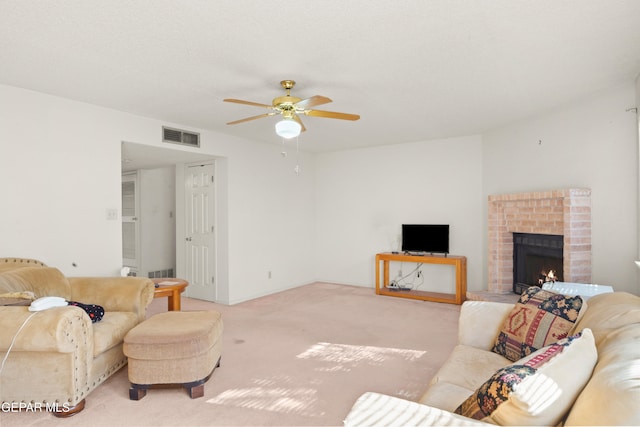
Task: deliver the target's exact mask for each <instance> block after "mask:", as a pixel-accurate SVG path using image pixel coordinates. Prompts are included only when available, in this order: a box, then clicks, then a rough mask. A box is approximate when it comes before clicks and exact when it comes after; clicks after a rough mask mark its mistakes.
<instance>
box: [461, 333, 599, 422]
mask: <svg viewBox="0 0 640 427" xmlns="http://www.w3.org/2000/svg"><path fill="white" fill-rule="evenodd" d="M597 359H598V355H597V350H596V346H595V340H594V338H593V333H592V332H591V330H590V329H584V330H583V331H582V332H581V333H579V334H577V335H574V336H571V337H568V338H565V339H563V340H560V341H558V342H557V343H554V344H551V345H549V346H547V347H544V348H542V349H540V350H538V351H536V352H534V353H533V354H531V355H530V356H528V357H525V358H523V359H521V360H518V361H517V362H516V363H513V364H511V365H509V366H505V367H504V368H500V369H499V370H498V371H497V372H496V373H495V374H494V375H493V376H492V377H491V378H489V380H488V381H486V382H485V383H484V384H483V385H481V386H480V388H478V390H476V392H475V393H474V394H472V395H471V396H470V397H469V398H468V399H467V400H465V401H464V402H463V403H462V404H461V405H460V406H459V407H458V408H457V409H456V410H455V413H456V414H459V415H463V416H466V417H469V418H474V419H478V420H482V421H485V422H490V423H494V424H498V425H558V423H559V422H560V421H561V420H562V418H563V417H564V415H565V414H566V413H567V412H568V411H569V409H571V406H572V405H573V402H574V401H575V399H576V398H577V397H578V395H579V394H580V392H581V391H582V388H583V387H584V386H585V385H586V384H587V382H588V381H589V378H591V373H592V371H593V368H594V366H595V364H596V361H597Z"/></svg>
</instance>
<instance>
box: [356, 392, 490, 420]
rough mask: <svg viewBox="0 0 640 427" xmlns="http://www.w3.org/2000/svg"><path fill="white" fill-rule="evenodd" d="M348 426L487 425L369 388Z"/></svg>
mask: <svg viewBox="0 0 640 427" xmlns="http://www.w3.org/2000/svg"><path fill="white" fill-rule="evenodd" d="M344 425H345V426H445V425H446V426H479V425H482V426H487V425H492V424H487V423H483V422H482V421H478V420H474V419H472V418H467V417H463V416H461V415H457V414H454V413H451V412H448V411H443V410H442V409H438V408H434V407H432V406H428V405H423V404H420V403H417V402H411V401H409V400H404V399H400V398H397V397H392V396H387V395H384V394H379V393H373V392H368V393H365V394H363V395H362V396H360V397H359V398H358V400H357V401H356V403H355V404H354V405H353V407H352V408H351V411H350V412H349V414H348V415H347V417H346V418H345V420H344Z"/></svg>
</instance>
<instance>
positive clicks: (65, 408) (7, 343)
mask: <svg viewBox="0 0 640 427" xmlns="http://www.w3.org/2000/svg"><path fill="white" fill-rule="evenodd" d="M153 294H154V285H153V282H152V281H151V280H149V279H143V278H136V277H109V278H106V277H102V278H99V277H84V278H81V277H69V278H67V277H65V276H64V275H63V274H62V273H61V272H60V271H59V270H58V269H56V268H50V267H47V266H46V265H44V264H43V263H41V262H39V261H36V260H30V259H12V258H0V300H2V303H3V305H2V306H0V357H1V358H3V366H2V372H1V373H0V384H1V386H0V397H1V398H2V407H3V408H9V407H11V406H13V407H15V408H18V407H19V406H18V405H27V406H29V407H31V408H33V409H36V410H37V409H38V408H41V409H40V410H51V411H53V412H54V413H55V414H56V415H58V416H68V415H72V414H74V413H77V412H79V411H81V410H82V409H83V408H84V403H85V398H86V397H87V395H88V394H89V393H90V392H91V391H92V390H94V389H95V388H96V387H97V386H98V385H100V384H101V383H102V382H104V381H105V380H106V379H107V378H109V377H110V376H111V375H112V374H114V373H115V372H117V371H118V370H119V369H120V368H121V367H123V366H124V365H125V364H126V361H127V359H126V357H125V356H124V354H123V351H122V346H123V339H124V336H125V334H126V333H127V332H128V331H129V330H130V329H132V328H133V327H134V326H136V325H137V324H139V323H140V322H142V321H143V320H144V319H145V316H146V308H147V306H148V305H149V304H150V303H151V301H152V299H153ZM42 296H59V297H63V298H65V299H66V300H70V301H77V302H80V303H83V304H97V305H100V306H102V307H103V308H104V311H105V314H104V317H103V318H102V320H100V321H98V322H96V323H92V322H91V320H90V318H89V316H88V315H87V313H86V312H85V311H84V310H83V309H82V308H79V307H75V306H65V307H57V308H51V309H48V310H45V311H38V312H30V311H29V310H28V308H29V307H28V305H29V303H30V301H29V299H30V298H31V297H35V298H38V297H42ZM8 350H10V351H9V354H8V356H6V355H7V351H8ZM5 357H6V360H5ZM22 409H23V410H24V407H23V408H22Z"/></svg>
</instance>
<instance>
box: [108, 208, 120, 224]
mask: <svg viewBox="0 0 640 427" xmlns="http://www.w3.org/2000/svg"><path fill="white" fill-rule="evenodd" d="M107 220H108V221H117V220H118V209H107Z"/></svg>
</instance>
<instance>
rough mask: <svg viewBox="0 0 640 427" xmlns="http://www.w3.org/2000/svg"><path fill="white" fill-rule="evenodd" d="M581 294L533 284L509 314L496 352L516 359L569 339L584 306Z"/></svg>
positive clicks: (499, 336)
mask: <svg viewBox="0 0 640 427" xmlns="http://www.w3.org/2000/svg"><path fill="white" fill-rule="evenodd" d="M582 304H583V301H582V298H581V297H580V296H578V295H576V296H569V295H561V294H557V293H555V292H550V291H545V290H543V289H541V288H538V287H535V286H532V287H530V288H528V289H527V290H526V291H524V292H523V293H522V295H521V296H520V299H519V300H518V302H517V303H516V305H515V306H514V307H513V310H511V313H510V314H509V316H507V318H506V320H505V322H504V324H503V325H502V330H501V331H500V334H499V335H498V338H497V339H496V342H495V344H494V346H493V349H492V351H493V352H494V353H498V354H500V355H502V356H504V357H506V358H507V359H509V360H511V361H512V362H515V361H516V360H519V359H521V358H523V357H525V356H527V355H529V354H531V353H533V352H534V351H536V350H538V349H539V348H542V347H544V346H546V345H549V344H551V343H554V342H556V341H558V340H561V339H562V338H566V337H567V336H568V335H569V332H570V331H571V329H572V328H573V326H574V324H575V321H576V319H578V314H580V310H581V309H582Z"/></svg>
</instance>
